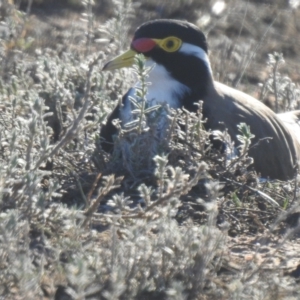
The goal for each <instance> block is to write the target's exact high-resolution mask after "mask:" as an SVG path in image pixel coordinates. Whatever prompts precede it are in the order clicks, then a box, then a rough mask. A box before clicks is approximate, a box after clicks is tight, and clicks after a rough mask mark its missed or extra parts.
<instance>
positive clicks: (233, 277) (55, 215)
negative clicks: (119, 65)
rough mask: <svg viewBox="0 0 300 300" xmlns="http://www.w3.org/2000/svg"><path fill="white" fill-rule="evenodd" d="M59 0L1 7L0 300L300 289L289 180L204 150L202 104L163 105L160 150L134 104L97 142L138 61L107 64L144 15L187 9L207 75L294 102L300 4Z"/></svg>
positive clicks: (285, 294) (232, 295)
mask: <svg viewBox="0 0 300 300" xmlns="http://www.w3.org/2000/svg"><path fill="white" fill-rule="evenodd" d="M65 2H66V3H64V5H65V6H64V7H65V9H66V10H64V13H63V14H61V13H60V14H56V13H55V12H54V11H53V10H52V11H51V12H49V11H47V10H46V7H47V1H39V3H38V2H33V6H32V7H31V6H28V7H27V6H26V5H24V3H23V4H22V3H21V9H23V7H26V8H27V12H24V11H21V10H18V8H19V7H15V6H14V5H13V4H12V2H11V1H4V2H2V3H1V6H0V9H1V18H2V21H3V22H2V23H1V27H0V66H1V69H0V103H1V104H0V105H1V106H0V126H1V130H0V147H1V155H0V195H1V197H0V224H1V225H0V298H1V297H2V298H3V299H4V298H5V299H39V298H40V299H56V300H58V299H298V298H299V289H298V288H297V281H298V280H299V250H300V249H299V248H300V243H299V223H298V219H299V214H300V211H299V188H298V186H299V178H295V179H294V180H292V181H290V182H278V181H272V182H260V181H259V180H258V177H257V174H255V172H248V171H247V170H246V168H247V166H248V165H249V164H250V163H251V159H250V158H249V157H248V156H247V155H244V156H241V157H238V158H235V159H233V160H232V161H228V160H227V158H226V156H224V155H222V154H220V153H218V152H217V151H215V150H213V149H210V148H209V146H208V145H209V133H208V132H206V131H205V130H204V129H203V122H204V121H203V120H202V115H201V103H199V111H198V113H197V114H190V113H188V112H186V111H181V110H178V111H169V115H170V118H169V121H168V122H169V127H168V131H167V136H168V139H166V140H164V141H163V142H158V143H157V144H155V145H153V138H155V134H156V131H155V124H156V122H155V117H153V114H149V115H147V114H146V115H143V113H142V112H141V114H140V116H139V117H140V118H141V120H143V122H138V123H137V124H138V126H132V128H130V131H128V130H127V131H126V130H125V131H124V130H123V131H122V132H121V133H120V135H119V137H118V139H117V140H116V151H115V153H114V154H113V155H109V154H107V153H103V152H102V151H101V149H99V148H98V138H99V130H100V127H101V124H102V122H103V121H104V120H105V118H106V116H107V114H108V113H109V112H110V111H111V110H112V108H113V107H114V105H115V103H116V102H117V101H118V100H119V99H120V97H121V96H122V94H123V93H124V91H125V90H126V89H127V88H128V87H129V86H130V85H131V84H132V70H123V71H120V72H119V73H116V74H110V73H102V72H101V67H102V65H103V63H104V62H105V61H107V59H108V58H110V57H111V56H113V55H114V54H116V53H118V52H119V51H120V50H122V49H123V48H125V47H126V46H127V44H128V36H130V34H131V33H132V30H133V29H134V27H135V26H136V25H137V24H139V23H141V20H146V19H149V18H156V17H178V18H179V17H182V18H190V19H189V20H190V21H193V22H195V23H197V24H198V25H201V26H202V28H203V30H204V31H205V32H206V33H207V34H208V38H209V41H210V45H211V46H210V50H211V52H210V54H211V58H212V66H213V70H214V72H215V77H216V78H218V79H220V80H221V81H223V82H226V83H228V84H230V85H233V86H238V87H239V88H240V89H243V90H244V91H246V92H249V93H251V94H252V95H254V96H255V95H256V96H257V97H261V99H262V100H263V101H265V102H267V103H268V104H269V105H270V106H271V107H274V108H275V106H276V103H277V104H278V108H279V109H280V110H288V109H292V108H293V109H294V108H298V107H299V100H298V99H299V97H298V95H299V89H298V85H297V81H299V62H298V60H297V43H298V40H297V38H295V37H297V35H298V34H299V24H298V23H299V18H298V15H299V10H297V9H292V8H291V7H289V6H288V5H287V4H286V1H276V4H275V3H274V1H273V2H272V3H271V4H270V3H269V2H268V1H264V3H260V4H257V3H255V1H246V2H241V1H233V0H232V1H229V2H228V4H227V7H226V9H225V11H224V12H222V13H220V14H219V15H217V14H216V13H213V12H212V11H211V7H212V6H211V5H212V4H208V3H207V1H174V2H172V4H170V1H165V2H164V1H163V2H162V1H141V6H140V8H137V4H136V3H135V2H134V3H133V4H132V3H131V2H130V1H120V0H119V1H118V0H115V1H113V3H111V4H110V5H107V6H105V2H103V6H102V9H103V10H99V9H97V8H98V7H99V6H100V2H96V4H95V6H93V5H91V2H89V1H75V2H72V1H65ZM71 2H72V3H71ZM15 4H18V3H15ZM68 5H69V6H68ZM77 5H80V7H81V9H82V10H83V11H84V15H81V14H80V12H78V11H76V9H77ZM68 7H69V8H70V9H69V10H68V9H67V8H68ZM71 8H74V11H72V12H70V10H71ZM183 8H184V9H183ZM182 11H184V13H183V14H182V13H181V12H182ZM190 12H192V13H190ZM106 15H109V16H111V17H110V18H109V19H108V20H107V16H106ZM95 16H98V18H99V19H100V20H101V22H99V19H97V18H96V17H95ZM103 20H105V22H103ZM274 51H277V52H283V56H284V59H285V63H283V61H282V60H280V59H281V58H280V56H276V55H277V54H274ZM268 54H271V55H273V56H269V57H268ZM276 58H277V62H279V61H280V65H279V63H278V64H276ZM268 59H269V60H268ZM267 62H268V63H267ZM141 67H143V65H142V64H141ZM136 72H138V69H137V70H136ZM141 79H142V80H146V79H145V78H142V77H141ZM274 82H276V84H277V85H274ZM274 86H276V88H274ZM291 95H294V98H291ZM288 97H290V98H288ZM165 109H166V108H160V109H158V110H157V112H156V113H157V114H160V113H164V110H165ZM178 124H181V125H184V126H179V125H178ZM183 128H185V130H183ZM133 137H134V139H133ZM219 138H221V139H223V140H224V141H225V142H226V143H228V144H230V138H229V137H228V136H226V134H225V133H219ZM244 138H245V139H246V137H244ZM150 145H151V147H150ZM124 149H125V150H124ZM124 151H126V153H127V155H126V160H124V159H123V158H122V156H120V155H119V153H120V152H123V153H124ZM137 153H139V154H140V155H137ZM166 153H168V155H166ZM245 153H247V141H246V140H245ZM123 157H124V156H123Z"/></svg>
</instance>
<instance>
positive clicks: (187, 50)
mask: <svg viewBox="0 0 300 300" xmlns="http://www.w3.org/2000/svg"><path fill="white" fill-rule="evenodd" d="M179 52H181V53H184V54H186V55H193V56H196V57H198V58H200V59H201V60H202V61H203V62H204V64H205V65H206V67H207V69H208V71H209V73H210V74H211V75H212V70H211V66H210V62H209V58H208V55H207V54H206V52H205V51H204V50H203V49H202V48H201V47H198V46H195V45H192V44H189V43H183V44H182V46H181V47H180V49H179Z"/></svg>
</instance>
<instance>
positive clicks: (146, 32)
mask: <svg viewBox="0 0 300 300" xmlns="http://www.w3.org/2000/svg"><path fill="white" fill-rule="evenodd" d="M137 53H142V54H144V56H145V57H146V58H147V59H148V60H152V61H153V62H154V63H155V64H159V65H161V66H163V67H164V68H165V69H166V70H167V71H168V72H169V73H170V74H171V76H172V77H173V78H174V79H176V80H178V81H179V82H181V83H183V84H185V85H186V86H188V87H191V88H194V86H197V85H198V86H199V84H201V82H203V83H207V82H206V80H207V77H209V78H211V68H210V63H209V59H208V55H207V43H206V38H205V36H204V34H203V33H202V31H200V30H199V28H198V27H196V26H195V25H193V24H191V23H188V22H186V21H178V20H163V19H162V20H154V21H149V22H146V23H144V24H143V25H141V26H140V27H139V28H138V29H137V30H136V31H135V34H134V37H133V40H132V42H131V45H130V50H128V51H127V52H125V53H123V54H121V55H119V56H118V57H116V58H114V59H112V60H111V61H109V62H108V63H106V64H105V66H104V67H103V70H114V69H119V68H123V67H129V66H131V65H132V64H133V62H134V56H135V55H136V54H137Z"/></svg>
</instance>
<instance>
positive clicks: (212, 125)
mask: <svg viewBox="0 0 300 300" xmlns="http://www.w3.org/2000/svg"><path fill="white" fill-rule="evenodd" d="M131 48H132V50H130V51H128V52H126V53H125V54H123V55H121V56H120V57H118V58H116V59H114V60H112V61H111V62H109V63H108V64H106V65H105V66H104V69H115V68H119V67H123V66H128V65H130V64H131V63H132V60H133V57H134V55H135V54H136V53H143V54H144V55H145V57H146V58H147V65H149V66H153V69H152V70H151V71H150V74H149V78H148V79H147V81H149V82H150V83H151V85H149V86H148V92H147V95H146V98H147V101H149V102H150V104H151V105H152V104H153V105H155V104H159V103H167V104H168V105H169V106H170V107H172V108H180V107H184V108H186V109H187V110H189V111H196V110H197V106H196V105H195V103H196V102H198V101H199V100H202V101H203V115H204V118H206V119H207V122H206V127H207V129H212V130H216V129H221V130H223V129H225V128H227V130H228V133H229V134H230V135H231V137H232V139H233V140H234V141H235V144H236V145H238V140H237V138H236V135H237V133H238V130H237V125H238V124H239V123H241V122H244V123H246V124H247V125H249V126H250V130H251V133H252V134H254V135H255V138H254V139H253V144H256V143H257V145H256V146H255V147H253V148H251V149H250V153H249V155H250V156H251V157H253V159H254V164H253V165H254V168H255V169H256V171H257V172H259V173H260V174H261V176H263V177H270V178H274V179H275V178H276V179H282V180H286V179H291V178H293V176H294V175H295V169H296V166H297V165H298V161H299V158H300V134H298V132H300V127H299V126H298V125H297V124H296V123H297V121H298V120H299V118H298V117H299V116H300V113H299V112H290V113H288V114H279V115H276V114H275V113H274V112H273V111H272V110H270V109H269V108H268V107H266V106H265V105H264V104H263V103H261V102H260V101H258V100H256V99H255V98H253V97H251V96H249V95H247V94H245V93H242V92H240V91H237V90H235V89H233V88H230V87H228V86H226V85H223V84H221V83H218V82H215V81H214V80H213V76H212V71H211V68H210V62H209V59H208V56H207V44H206V39H205V36H204V35H203V33H202V32H201V31H200V30H199V29H198V28H197V27H196V26H194V25H193V24H190V23H188V22H183V21H174V20H156V21H151V22H147V23H145V24H143V25H142V26H141V27H139V28H138V29H137V31H136V32H135V36H134V38H133V41H132V44H131ZM129 61H131V62H129ZM133 95H134V87H133V88H131V89H130V90H129V91H128V93H127V94H126V95H124V97H123V105H122V106H117V107H116V108H115V110H114V111H113V112H112V114H111V115H110V116H109V118H108V121H107V123H106V125H104V126H103V127H102V129H101V134H100V135H101V138H102V146H103V148H104V149H105V150H107V151H109V150H111V149H112V135H113V134H114V133H116V129H115V128H114V126H113V125H112V120H113V119H116V118H120V119H121V121H122V122H123V123H126V122H128V121H130V119H131V103H130V100H129V96H133ZM266 138H270V139H266Z"/></svg>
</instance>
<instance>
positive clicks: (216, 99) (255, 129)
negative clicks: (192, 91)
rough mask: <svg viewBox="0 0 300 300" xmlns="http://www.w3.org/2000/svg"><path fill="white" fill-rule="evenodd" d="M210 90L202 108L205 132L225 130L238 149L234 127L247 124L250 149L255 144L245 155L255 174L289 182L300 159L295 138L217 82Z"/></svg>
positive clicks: (266, 111) (257, 105) (267, 111)
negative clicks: (205, 120)
mask: <svg viewBox="0 0 300 300" xmlns="http://www.w3.org/2000/svg"><path fill="white" fill-rule="evenodd" d="M214 86H215V89H211V93H209V95H208V96H207V97H206V98H205V99H204V104H203V110H204V111H203V113H204V116H205V117H206V118H208V121H207V126H208V128H211V129H224V128H227V129H228V132H229V134H230V135H231V137H232V138H233V140H234V141H235V143H236V145H238V140H237V139H236V135H237V134H238V130H237V124H239V123H241V122H244V123H246V124H248V125H249V126H250V130H251V132H252V133H253V134H254V135H255V138H254V139H253V140H252V141H253V142H252V145H254V144H257V145H256V146H255V147H253V148H251V149H250V151H249V154H250V156H252V157H253V159H254V168H255V169H256V171H257V172H259V173H260V174H261V176H263V177H270V178H273V179H275V178H276V179H281V180H286V179H291V178H293V176H294V175H295V167H296V165H297V162H298V160H299V157H300V144H299V141H300V140H298V139H297V135H296V134H295V133H294V132H293V131H291V130H290V128H289V127H288V126H286V125H285V123H284V122H283V121H282V118H280V117H279V116H277V115H276V114H275V113H274V112H273V111H271V110H270V109H269V108H268V107H266V106H265V105H264V104H263V103H261V102H260V101H258V100H256V99H254V98H252V97H251V96H249V95H247V94H244V93H242V92H239V91H237V90H235V89H232V88H230V87H228V86H226V85H223V84H221V83H218V82H215V83H214ZM265 138H271V139H268V140H266V139H265Z"/></svg>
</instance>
